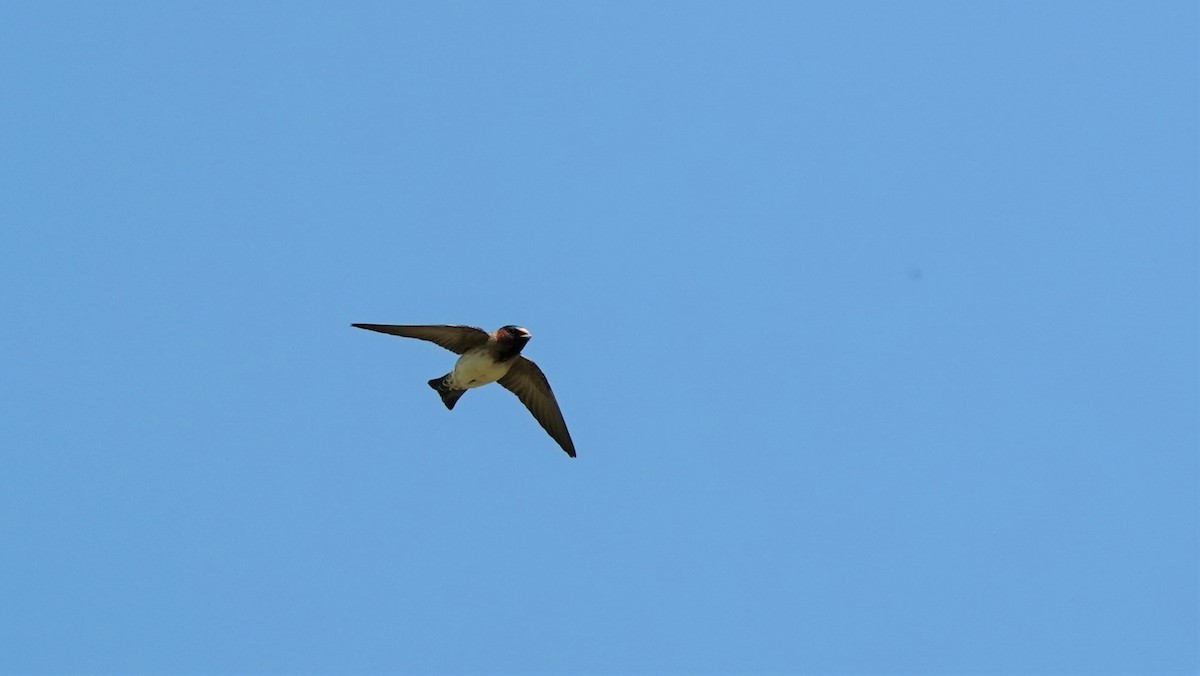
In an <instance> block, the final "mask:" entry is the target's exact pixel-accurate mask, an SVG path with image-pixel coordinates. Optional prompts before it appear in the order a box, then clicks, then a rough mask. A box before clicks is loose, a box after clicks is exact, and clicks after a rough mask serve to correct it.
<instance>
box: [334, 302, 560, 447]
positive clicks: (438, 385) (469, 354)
mask: <svg viewBox="0 0 1200 676" xmlns="http://www.w3.org/2000/svg"><path fill="white" fill-rule="evenodd" d="M352 326H356V327H358V328H360V329H367V330H368V331H378V332H380V333H390V334H392V335H393V336H403V337H405V338H416V339H418V340H427V341H429V342H431V343H435V344H437V345H440V346H442V347H444V348H446V349H447V350H450V351H451V352H453V353H455V354H459V355H462V356H460V357H459V358H458V361H457V362H455V363H454V368H453V369H452V370H451V371H450V372H449V373H447V374H446V375H444V376H441V377H440V378H434V379H433V380H430V381H429V386H430V387H432V388H433V389H434V390H436V391H437V393H438V394H439V395H440V396H441V397H442V403H443V404H445V405H446V408H447V409H450V410H453V409H454V404H456V403H458V400H459V398H461V397H462V396H463V394H465V393H466V391H467V390H469V389H471V388H473V387H481V386H483V385H487V384H488V383H495V382H498V383H500V385H501V387H503V388H504V389H506V390H508V391H509V392H512V393H513V394H515V395H517V398H518V399H520V400H521V403H522V404H525V408H527V409H529V412H530V413H532V414H533V417H534V418H536V419H537V421H538V423H540V424H541V426H542V428H543V429H545V430H546V432H548V433H549V434H550V437H551V438H552V439H554V440H555V441H557V442H558V445H559V446H562V449H563V450H564V451H566V452H567V455H569V456H571V457H572V458H574V457H575V444H574V443H573V442H572V441H571V433H570V432H568V431H567V423H566V421H565V420H563V416H562V411H561V410H560V409H559V408H558V401H557V400H556V399H555V398H554V391H553V390H551V389H550V381H548V380H546V376H545V374H543V373H542V370H541V369H540V368H538V365H537V364H535V363H533V362H532V361H530V360H529V359H526V358H525V357H522V356H521V350H522V349H524V347H525V344H526V343H528V342H529V339H530V338H532V337H533V334H531V333H529V331H527V330H525V329H524V328H522V327H520V326H513V325H512V324H509V325H508V326H501V327H500V328H498V329H496V330H495V331H493V332H491V333H488V332H487V331H484V330H483V329H481V328H478V327H475V326H459V325H450V324H433V325H423V326H413V325H394V324H352Z"/></svg>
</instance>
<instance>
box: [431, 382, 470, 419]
mask: <svg viewBox="0 0 1200 676" xmlns="http://www.w3.org/2000/svg"><path fill="white" fill-rule="evenodd" d="M449 382H450V374H449V373H447V374H446V375H444V376H442V377H440V378H434V379H433V380H431V381H429V386H430V387H432V388H433V389H434V390H436V391H437V393H438V395H440V396H441V398H442V403H443V404H445V405H446V408H447V409H449V410H451V411H453V410H454V405H455V404H456V403H458V400H459V398H460V397H462V396H463V395H464V394H466V393H467V391H466V390H456V389H453V388H452V387H450V385H449Z"/></svg>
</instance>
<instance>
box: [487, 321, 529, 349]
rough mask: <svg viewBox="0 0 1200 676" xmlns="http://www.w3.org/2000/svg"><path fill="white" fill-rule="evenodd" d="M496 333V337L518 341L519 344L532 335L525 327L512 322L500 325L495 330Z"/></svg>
mask: <svg viewBox="0 0 1200 676" xmlns="http://www.w3.org/2000/svg"><path fill="white" fill-rule="evenodd" d="M496 334H497V337H498V338H500V339H502V340H509V341H512V342H514V343H520V344H521V345H524V344H525V343H528V342H529V339H530V338H532V337H533V334H532V333H530V332H529V331H528V330H526V329H525V328H523V327H520V326H514V325H513V324H509V325H508V326H502V327H500V329H499V330H497V331H496Z"/></svg>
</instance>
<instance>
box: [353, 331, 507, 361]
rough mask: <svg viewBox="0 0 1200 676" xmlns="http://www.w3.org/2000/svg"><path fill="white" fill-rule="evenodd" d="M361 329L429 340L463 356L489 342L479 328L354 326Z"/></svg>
mask: <svg viewBox="0 0 1200 676" xmlns="http://www.w3.org/2000/svg"><path fill="white" fill-rule="evenodd" d="M351 326H356V327H358V328H360V329H367V330H368V331H378V332H380V333H390V334H392V335H393V336H403V337H405V338H416V339H418V340H428V341H429V342H431V343H436V344H438V345H441V346H442V347H444V348H446V349H447V350H450V351H451V352H454V353H456V354H462V353H463V352H466V351H467V350H469V349H471V348H473V347H479V346H480V345H483V344H484V343H486V342H487V339H488V334H487V331H484V330H483V329H481V328H479V327H477V326H458V325H451V324H429V325H424V326H407V325H397V324H352V325H351Z"/></svg>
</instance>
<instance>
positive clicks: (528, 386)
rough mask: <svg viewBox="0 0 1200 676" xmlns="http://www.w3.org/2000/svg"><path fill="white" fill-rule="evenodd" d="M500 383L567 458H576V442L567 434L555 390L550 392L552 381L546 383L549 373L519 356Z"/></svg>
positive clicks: (565, 422) (565, 423)
mask: <svg viewBox="0 0 1200 676" xmlns="http://www.w3.org/2000/svg"><path fill="white" fill-rule="evenodd" d="M499 382H500V384H501V385H503V386H504V389H506V390H508V391H509V392H512V393H513V394H515V395H517V398H518V399H520V400H521V403H522V404H525V408H527V409H529V412H530V413H532V414H533V417H534V418H537V421H538V423H540V424H541V426H542V428H543V429H545V430H546V431H547V432H549V433H550V437H551V438H552V439H554V440H555V441H557V442H558V445H559V446H562V449H563V450H564V451H566V452H567V455H569V456H571V457H572V458H574V457H575V443H574V442H572V441H571V433H570V432H568V431H567V421H565V420H563V415H562V411H561V410H560V409H559V408H558V401H557V400H556V399H555V398H554V391H553V390H551V389H550V381H548V380H546V374H544V373H542V370H541V369H540V368H538V365H537V364H535V363H533V362H532V361H530V360H528V359H526V358H525V357H517V359H516V362H514V363H513V365H512V368H510V369H509V370H508V373H507V374H506V375H505V376H504V377H503V378H501V379H500V380H499Z"/></svg>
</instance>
